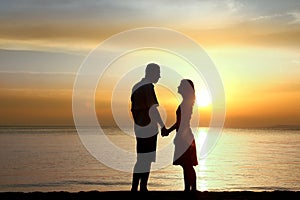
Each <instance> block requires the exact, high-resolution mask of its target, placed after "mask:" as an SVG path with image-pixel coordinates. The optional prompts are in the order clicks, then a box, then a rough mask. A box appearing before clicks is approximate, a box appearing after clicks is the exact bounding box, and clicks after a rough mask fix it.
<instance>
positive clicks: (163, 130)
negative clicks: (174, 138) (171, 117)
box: [160, 126, 169, 137]
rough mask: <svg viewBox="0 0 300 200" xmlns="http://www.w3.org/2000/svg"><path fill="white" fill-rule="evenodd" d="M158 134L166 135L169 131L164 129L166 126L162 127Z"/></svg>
mask: <svg viewBox="0 0 300 200" xmlns="http://www.w3.org/2000/svg"><path fill="white" fill-rule="evenodd" d="M160 134H161V136H163V137H164V136H168V135H169V132H168V129H166V127H165V126H164V127H162V128H161V130H160Z"/></svg>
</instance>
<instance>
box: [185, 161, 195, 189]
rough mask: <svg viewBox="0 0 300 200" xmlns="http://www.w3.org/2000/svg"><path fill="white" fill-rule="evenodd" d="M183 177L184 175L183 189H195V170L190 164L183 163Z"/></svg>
mask: <svg viewBox="0 0 300 200" xmlns="http://www.w3.org/2000/svg"><path fill="white" fill-rule="evenodd" d="M182 168H183V177H184V191H190V190H192V191H196V190H197V187H196V172H195V169H194V167H193V166H192V165H184V166H182Z"/></svg>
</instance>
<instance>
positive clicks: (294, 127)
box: [0, 124, 300, 130]
mask: <svg viewBox="0 0 300 200" xmlns="http://www.w3.org/2000/svg"><path fill="white" fill-rule="evenodd" d="M0 128H74V129H76V126H75V125H38V124H37V125H22V124H17V125H13V124H10V125H0ZM82 128H98V126H84V127H82ZM102 128H119V127H118V126H102ZM128 128H131V127H130V126H129V127H128ZM199 128H209V127H202V126H201V127H199ZM223 129H249V130H251V129H252V130H255V129H257V130H263V129H269V130H300V125H274V126H265V127H263V126H262V127H223Z"/></svg>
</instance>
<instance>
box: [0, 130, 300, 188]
mask: <svg viewBox="0 0 300 200" xmlns="http://www.w3.org/2000/svg"><path fill="white" fill-rule="evenodd" d="M103 130H104V132H105V134H107V135H106V140H107V141H108V143H109V142H112V143H113V144H114V145H115V146H116V147H118V148H119V149H122V151H123V152H127V154H128V155H132V154H134V150H135V140H134V137H132V136H131V135H130V134H124V132H123V131H121V130H119V129H117V128H114V127H106V128H103ZM194 134H195V138H196V140H197V141H198V140H199V141H200V139H201V138H203V135H205V134H207V129H205V128H199V129H197V130H196V131H194ZM173 135H174V133H173ZM206 136H207V135H206ZM172 140H173V138H172V136H169V137H168V138H165V137H161V136H159V137H158V147H159V148H160V149H162V151H159V152H158V153H159V154H161V155H162V156H160V157H159V159H158V160H157V161H156V163H154V164H153V168H154V169H155V170H154V171H152V172H151V174H150V178H149V184H148V188H149V190H151V191H177V190H178V191H181V190H183V187H184V186H183V174H182V169H181V167H179V166H174V165H172V164H171V163H169V164H168V162H169V161H170V160H171V159H172V158H171V157H172V156H170V155H171V154H170V153H166V152H164V151H163V147H164V146H166V145H171V146H172ZM202 142H203V141H202ZM92 144H94V145H95V146H94V147H93V148H95V149H96V148H100V150H99V152H100V154H101V155H104V158H105V159H104V160H101V159H99V158H98V157H97V156H95V155H93V153H91V151H90V150H89V149H87V148H86V145H84V143H83V142H82V140H81V137H79V134H78V133H77V130H76V129H75V128H74V127H1V128H0V148H1V151H0V191H1V192H15V191H18V192H32V191H42V192H48V191H69V192H78V191H91V190H97V191H124V190H128V191H129V190H130V187H131V175H132V174H131V168H130V166H133V164H134V162H133V161H132V157H130V156H128V157H126V156H123V154H120V155H119V154H118V151H115V150H112V149H107V147H106V146H105V145H104V146H103V145H102V146H100V147H98V146H99V145H98V146H97V141H93V143H92ZM198 145H199V148H198ZM202 145H203V143H202ZM200 146H201V141H200V142H198V143H197V150H199V151H201V150H203V149H202V148H200ZM199 155H200V152H199ZM126 160H128V162H127V161H126ZM161 161H168V162H166V163H167V164H165V165H164V166H162V167H155V166H157V165H158V166H159V163H160V162H161ZM198 161H199V164H198V166H196V167H195V170H196V174H197V189H198V190H199V191H274V190H287V191H300V130H292V129H223V131H222V133H221V134H220V137H219V138H218V140H217V141H216V143H215V145H214V147H213V148H212V149H211V151H210V152H209V153H208V154H207V155H206V156H202V157H201V156H199V157H198ZM122 166H129V168H128V167H127V168H126V169H127V171H126V170H120V169H123V168H122Z"/></svg>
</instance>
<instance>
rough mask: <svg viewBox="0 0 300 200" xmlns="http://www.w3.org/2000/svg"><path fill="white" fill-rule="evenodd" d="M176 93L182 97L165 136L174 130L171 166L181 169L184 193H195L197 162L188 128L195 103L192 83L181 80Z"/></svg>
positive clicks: (190, 132) (192, 138)
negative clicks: (178, 166) (174, 120)
mask: <svg viewBox="0 0 300 200" xmlns="http://www.w3.org/2000/svg"><path fill="white" fill-rule="evenodd" d="M178 93H179V94H181V96H182V102H181V104H180V105H179V106H178V108H177V110H176V122H175V123H174V124H173V125H172V126H171V127H170V128H169V129H167V132H166V134H165V136H167V135H169V133H170V132H172V131H173V130H175V129H176V135H175V138H174V145H175V151H174V158H173V165H180V166H181V167H182V169H183V176H184V187H185V188H184V191H196V190H197V188H196V172H195V169H194V166H196V165H198V160H197V153H196V143H195V139H194V135H193V132H192V129H191V126H190V120H191V116H192V113H193V106H194V103H195V89H194V83H193V82H192V81H191V80H189V79H183V80H181V82H180V85H179V86H178Z"/></svg>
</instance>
